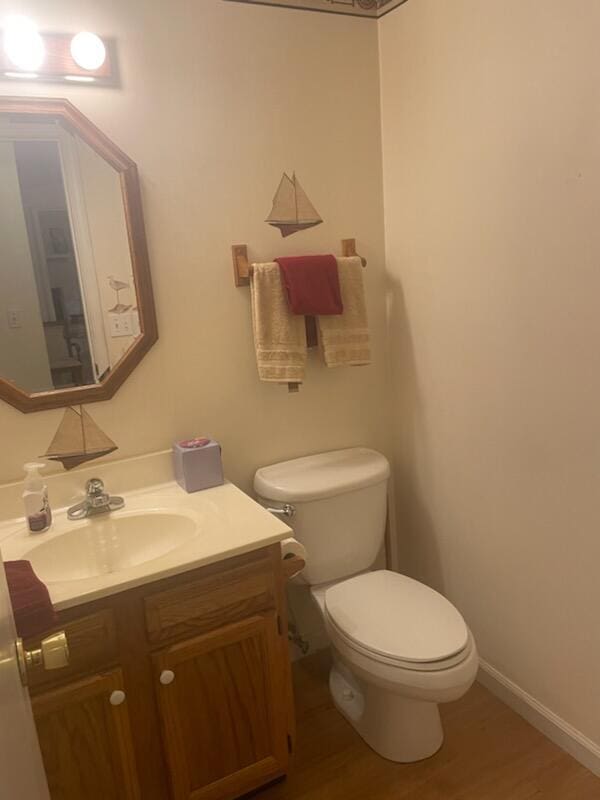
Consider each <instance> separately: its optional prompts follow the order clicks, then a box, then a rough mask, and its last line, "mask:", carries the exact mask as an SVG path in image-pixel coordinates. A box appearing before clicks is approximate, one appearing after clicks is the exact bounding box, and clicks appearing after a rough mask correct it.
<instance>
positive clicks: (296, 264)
mask: <svg viewBox="0 0 600 800" xmlns="http://www.w3.org/2000/svg"><path fill="white" fill-rule="evenodd" d="M276 261H277V263H278V264H279V267H280V270H281V279H282V281H283V287H284V290H285V293H286V295H287V299H288V305H289V307H290V311H291V312H292V314H304V315H305V316H320V315H333V314H342V313H343V311H344V306H343V304H342V293H341V291H340V281H339V278H338V267H337V261H336V259H335V256H295V257H292V258H277V259H276Z"/></svg>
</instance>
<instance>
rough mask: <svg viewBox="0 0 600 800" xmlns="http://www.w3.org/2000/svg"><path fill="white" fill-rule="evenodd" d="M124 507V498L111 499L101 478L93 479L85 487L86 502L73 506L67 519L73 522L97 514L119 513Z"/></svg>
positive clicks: (68, 512)
mask: <svg viewBox="0 0 600 800" xmlns="http://www.w3.org/2000/svg"><path fill="white" fill-rule="evenodd" d="M124 505H125V500H123V498H122V497H111V496H110V495H109V494H108V493H107V492H105V491H104V483H103V482H102V481H101V480H100V478H92V479H91V480H89V481H88V482H87V483H86V485H85V500H82V501H81V503H77V504H76V505H74V506H71V508H69V509H68V511H67V517H68V518H69V519H73V520H78V519H86V518H87V517H94V516H96V515H97V514H109V513H110V512H111V511H118V510H119V509H120V508H123V506H124Z"/></svg>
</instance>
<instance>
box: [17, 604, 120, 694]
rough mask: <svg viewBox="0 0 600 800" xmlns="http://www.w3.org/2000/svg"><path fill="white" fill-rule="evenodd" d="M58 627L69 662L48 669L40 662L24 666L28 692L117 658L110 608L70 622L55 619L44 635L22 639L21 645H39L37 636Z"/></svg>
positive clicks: (51, 631)
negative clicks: (65, 665) (62, 633)
mask: <svg viewBox="0 0 600 800" xmlns="http://www.w3.org/2000/svg"><path fill="white" fill-rule="evenodd" d="M58 631H64V632H65V633H66V635H67V642H68V645H69V665H68V666H67V667H63V668H62V669H57V670H50V671H47V670H45V669H44V667H43V666H32V667H28V668H27V681H28V685H29V690H30V692H31V694H35V693H36V692H39V691H40V690H42V689H46V688H47V687H48V686H52V685H55V684H59V683H65V681H69V680H71V679H72V678H73V677H75V676H78V675H82V674H85V673H89V672H93V671H95V670H97V669H100V668H102V667H105V666H107V665H108V664H110V663H114V662H116V661H117V658H118V645H117V633H116V627H115V621H114V617H113V612H112V611H111V610H110V609H105V610H103V611H98V612H97V613H95V614H90V615H89V616H87V617H81V618H80V619H75V620H73V621H72V622H64V623H59V624H58V625H57V626H56V628H52V629H51V630H49V631H47V632H46V633H45V634H44V636H42V637H38V638H33V639H27V640H26V641H25V643H24V645H25V648H26V649H27V650H31V649H35V648H37V647H39V646H40V639H41V638H44V637H45V636H50V635H51V634H52V633H56V632H58Z"/></svg>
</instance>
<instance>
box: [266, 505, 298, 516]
mask: <svg viewBox="0 0 600 800" xmlns="http://www.w3.org/2000/svg"><path fill="white" fill-rule="evenodd" d="M267 511H269V512H270V513H271V514H275V516H276V517H287V518H288V519H291V518H292V517H293V516H294V515H295V513H296V508H295V506H293V505H291V504H290V503H286V504H285V505H284V506H283V507H282V508H267Z"/></svg>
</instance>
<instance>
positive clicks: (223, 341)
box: [0, 0, 399, 490]
mask: <svg viewBox="0 0 600 800" xmlns="http://www.w3.org/2000/svg"><path fill="white" fill-rule="evenodd" d="M19 10H20V11H23V12H26V13H28V14H29V15H31V16H32V17H33V18H35V19H36V21H37V22H38V24H39V26H40V27H41V28H42V29H46V30H57V31H64V30H73V31H75V30H80V29H83V30H87V29H92V30H96V31H97V32H98V33H100V34H103V35H107V36H115V37H116V39H117V41H118V48H119V56H120V62H121V72H122V84H123V85H122V88H121V89H102V88H96V87H81V86H58V87H57V86H53V85H47V84H46V85H45V84H39V85H38V84H35V85H32V84H27V83H23V84H18V85H17V84H15V83H14V82H13V83H8V82H1V81H0V92H1V93H3V94H16V93H19V94H30V95H51V96H66V97H68V98H69V99H70V100H72V101H73V102H74V103H75V104H76V105H77V106H78V108H80V109H81V110H82V111H83V113H84V114H86V115H87V116H89V118H90V119H91V120H92V121H93V122H94V123H95V124H96V125H98V126H99V127H100V128H101V129H102V130H103V131H104V132H105V133H107V134H108V136H110V137H111V138H112V139H113V140H114V141H115V142H116V143H117V144H118V145H119V146H120V147H121V148H122V149H123V150H124V151H125V152H126V153H128V155H130V156H131V157H132V158H133V159H134V160H135V161H136V162H137V163H138V166H139V169H140V174H141V181H142V190H143V200H144V209H145V217H146V225H147V233H148V241H149V249H150V258H151V267H152V274H153V280H154V289H155V295H156V305H157V311H158V323H159V332H160V340H159V342H158V343H157V345H156V346H155V347H154V348H153V350H152V351H151V352H150V353H149V354H148V355H147V356H146V358H145V359H144V361H143V362H142V363H141V365H140V366H139V367H138V368H137V369H136V371H135V372H134V374H133V375H132V377H131V378H129V380H128V381H127V382H126V384H125V385H124V386H123V387H122V388H121V389H120V391H119V393H118V394H117V395H116V397H115V398H114V399H113V400H112V401H109V402H106V403H101V404H97V405H95V406H93V407H91V408H90V411H91V413H92V415H93V417H94V418H95V419H96V420H97V421H98V423H99V424H100V425H101V427H102V428H103V429H104V430H105V431H106V432H107V433H108V434H109V435H110V436H111V437H112V438H113V439H114V440H115V441H116V442H117V443H118V444H119V447H120V449H119V451H118V452H117V453H116V454H115V457H123V456H128V455H133V454H136V453H144V452H149V451H153V450H159V449H163V448H165V447H169V446H170V443H171V441H172V440H173V439H175V438H177V437H184V436H189V435H191V434H201V433H209V434H212V435H213V436H215V437H216V438H218V439H219V440H220V441H221V442H222V444H223V452H224V459H225V466H226V471H227V474H228V476H229V477H230V478H231V479H232V480H233V481H235V482H237V483H238V484H239V485H240V486H242V487H243V488H246V489H247V488H249V487H250V485H251V478H252V475H253V472H254V470H255V468H256V467H258V466H259V465H263V464H268V463H270V462H273V461H276V460H279V459H282V458H287V457H292V456H296V455H302V454H305V453H310V452H315V451H319V450H323V449H327V448H336V447H344V446H348V445H354V444H358V443H363V444H367V445H371V446H374V447H377V448H380V449H384V450H385V449H386V446H387V442H388V432H387V428H386V413H385V405H386V402H387V400H386V397H387V392H386V355H385V323H384V315H385V309H384V265H383V260H384V244H383V200H382V196H383V195H382V174H381V164H380V154H381V146H380V107H379V93H378V50H377V47H378V43H377V28H376V24H375V23H373V22H372V21H369V20H361V19H354V18H346V17H340V16H336V15H332V16H330V15H325V14H309V13H306V12H299V11H292V10H289V9H277V8H267V7H258V6H254V5H247V4H238V3H225V2H221V0H201V2H198V0H174V2H172V3H169V4H167V3H165V2H164V1H163V0H128V2H126V3H124V2H122V0H104V2H102V3H98V2H97V0H55V2H53V3H48V2H45V0H29V2H28V3H27V4H26V5H23V4H21V3H20V2H19V1H18V0H14V2H12V3H10V2H3V3H2V5H1V11H2V12H3V13H8V12H10V11H19ZM395 13H399V12H395ZM283 170H288V171H291V170H296V171H297V173H298V175H299V177H300V179H301V181H302V184H303V186H304V187H305V189H306V191H307V193H308V195H309V197H310V198H311V200H312V201H313V202H314V204H315V206H316V207H317V209H318V210H319V211H320V212H321V214H322V216H323V217H324V219H325V223H324V224H323V225H321V226H319V227H317V228H314V229H312V230H310V231H308V232H306V233H300V234H297V235H295V236H292V237H290V238H289V239H286V240H282V239H281V237H280V234H279V232H278V231H277V230H275V229H274V228H271V227H269V226H267V225H266V224H265V223H264V221H263V220H264V218H265V217H266V216H267V214H268V213H269V211H270V209H271V200H272V196H273V193H274V191H275V189H276V187H277V185H278V183H279V180H280V177H281V173H282V172H283ZM349 236H355V237H356V238H357V241H358V247H359V249H360V251H361V252H362V253H364V255H365V256H366V257H367V258H368V259H369V266H368V269H367V270H366V271H365V279H366V284H367V292H368V299H369V312H370V316H371V326H372V334H373V359H374V363H373V366H371V367H368V368H358V369H340V370H327V369H326V368H325V367H323V366H322V365H321V363H320V361H319V358H318V356H317V354H311V356H310V364H309V369H308V376H307V381H306V385H305V387H304V388H303V389H302V391H301V392H300V393H299V394H291V395H290V394H288V393H287V390H286V388H284V387H279V386H273V385H267V384H261V383H259V381H258V379H257V374H256V366H255V361H254V355H253V348H252V335H251V324H250V298H249V290H248V289H247V288H243V289H236V288H235V286H234V284H233V271H232V265H231V254H230V248H231V245H232V244H237V243H241V242H245V243H247V244H248V246H249V251H250V257H251V258H253V259H264V258H273V257H275V256H277V255H284V254H293V253H311V252H313V253H314V252H323V251H325V252H331V251H336V252H339V247H340V239H341V238H344V237H349ZM382 409H383V410H382ZM61 416H62V412H61V411H60V410H58V411H52V412H44V413H39V414H33V415H28V416H25V415H23V414H21V413H20V412H18V411H15V410H14V409H12V408H11V407H9V406H8V405H6V404H2V405H0V437H1V439H2V444H3V447H2V457H1V458H0V481H10V480H13V479H18V478H19V476H20V474H21V465H22V463H23V462H24V461H26V460H29V459H30V458H31V457H32V456H37V455H38V454H39V453H41V452H43V451H44V448H45V447H46V445H47V444H48V442H49V441H50V439H51V437H52V435H53V433H54V431H55V429H56V427H57V426H58V424H59V421H60V419H61ZM118 488H119V487H113V489H115V490H117V489H118Z"/></svg>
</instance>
